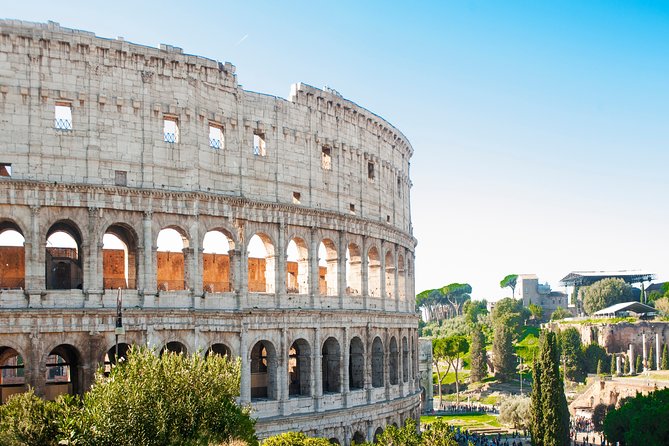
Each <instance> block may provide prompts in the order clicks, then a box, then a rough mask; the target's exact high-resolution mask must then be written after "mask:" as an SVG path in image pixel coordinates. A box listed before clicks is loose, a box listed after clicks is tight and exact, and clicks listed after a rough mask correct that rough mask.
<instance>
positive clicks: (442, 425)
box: [397, 419, 458, 446]
mask: <svg viewBox="0 0 669 446" xmlns="http://www.w3.org/2000/svg"><path fill="white" fill-rule="evenodd" d="M420 440H421V443H420V444H421V446H458V442H457V441H456V440H455V432H454V431H453V429H451V426H449V425H448V423H447V422H446V421H444V420H440V419H438V420H436V421H435V422H433V423H430V424H428V425H427V426H426V427H425V430H424V431H423V433H422V434H421V436H420ZM397 446H403V444H402V443H398V444H397Z"/></svg>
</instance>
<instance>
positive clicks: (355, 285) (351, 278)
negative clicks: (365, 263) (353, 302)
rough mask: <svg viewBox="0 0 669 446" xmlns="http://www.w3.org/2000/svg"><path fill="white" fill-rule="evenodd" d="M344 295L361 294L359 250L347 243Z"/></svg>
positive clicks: (360, 259) (360, 258) (352, 244)
mask: <svg viewBox="0 0 669 446" xmlns="http://www.w3.org/2000/svg"><path fill="white" fill-rule="evenodd" d="M346 294H347V295H349V296H360V295H361V294H362V257H361V256H360V248H359V247H358V245H356V244H355V243H349V244H348V247H347V248H346Z"/></svg>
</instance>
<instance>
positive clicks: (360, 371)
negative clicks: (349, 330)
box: [348, 336, 365, 390]
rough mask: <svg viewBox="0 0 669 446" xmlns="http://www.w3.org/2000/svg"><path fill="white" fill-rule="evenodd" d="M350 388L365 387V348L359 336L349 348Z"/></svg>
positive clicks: (352, 341)
mask: <svg viewBox="0 0 669 446" xmlns="http://www.w3.org/2000/svg"><path fill="white" fill-rule="evenodd" d="M348 386H349V389H350V390H355V389H363V388H364V387H365V348H364V344H363V343H362V340H360V338H359V337H357V336H356V337H354V338H353V339H351V345H350V347H349V359H348Z"/></svg>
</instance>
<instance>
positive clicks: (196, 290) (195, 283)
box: [188, 215, 204, 296]
mask: <svg viewBox="0 0 669 446" xmlns="http://www.w3.org/2000/svg"><path fill="white" fill-rule="evenodd" d="M190 236H191V240H190V247H191V248H193V256H192V258H191V261H190V264H189V268H190V271H189V277H188V280H189V282H188V288H190V289H191V290H193V295H194V296H203V283H202V282H203V277H204V262H203V259H202V254H203V253H204V248H203V246H202V240H200V217H199V216H198V215H196V216H195V219H194V221H193V224H191V226H190Z"/></svg>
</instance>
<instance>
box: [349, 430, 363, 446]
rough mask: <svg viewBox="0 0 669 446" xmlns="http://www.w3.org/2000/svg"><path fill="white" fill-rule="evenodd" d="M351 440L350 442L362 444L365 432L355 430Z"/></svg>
mask: <svg viewBox="0 0 669 446" xmlns="http://www.w3.org/2000/svg"><path fill="white" fill-rule="evenodd" d="M352 441H353V443H352V444H363V443H364V442H365V434H363V433H362V432H360V431H356V432H355V434H353V439H352Z"/></svg>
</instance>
